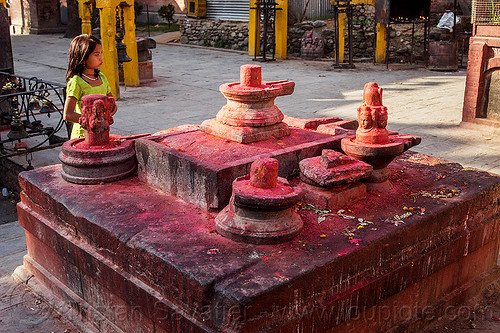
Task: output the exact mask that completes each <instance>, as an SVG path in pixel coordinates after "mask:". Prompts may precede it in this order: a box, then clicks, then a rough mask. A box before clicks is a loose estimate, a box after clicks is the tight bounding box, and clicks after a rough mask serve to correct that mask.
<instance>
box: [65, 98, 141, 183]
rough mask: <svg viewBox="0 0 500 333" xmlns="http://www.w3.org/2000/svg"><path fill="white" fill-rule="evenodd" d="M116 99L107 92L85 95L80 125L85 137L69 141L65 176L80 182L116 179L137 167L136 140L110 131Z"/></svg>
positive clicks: (67, 142) (125, 175) (70, 180)
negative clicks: (106, 94) (112, 133)
mask: <svg viewBox="0 0 500 333" xmlns="http://www.w3.org/2000/svg"><path fill="white" fill-rule="evenodd" d="M115 107H116V105H115V99H114V98H113V97H108V96H104V95H86V96H83V97H82V115H81V116H80V125H81V126H82V127H83V128H84V131H85V137H84V138H77V139H73V140H70V141H66V142H65V143H64V144H63V146H62V151H61V153H60V154H59V160H60V161H61V162H62V170H61V174H62V177H63V178H64V179H65V180H66V181H68V182H71V183H76V184H99V183H102V182H112V181H115V180H119V179H123V178H126V177H128V176H130V175H132V174H133V173H134V172H135V170H136V168H137V160H136V158H135V150H134V142H133V141H132V140H125V139H124V138H123V137H120V136H117V135H110V134H109V126H110V125H111V124H113V117H112V116H111V112H112V111H113V110H114V108H115Z"/></svg>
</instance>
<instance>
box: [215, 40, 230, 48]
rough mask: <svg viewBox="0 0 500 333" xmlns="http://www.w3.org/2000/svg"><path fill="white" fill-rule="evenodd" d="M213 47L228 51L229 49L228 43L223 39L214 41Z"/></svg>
mask: <svg viewBox="0 0 500 333" xmlns="http://www.w3.org/2000/svg"><path fill="white" fill-rule="evenodd" d="M214 46H215V47H218V48H220V49H228V48H229V43H228V42H227V40H225V39H217V40H216V41H215V45H214Z"/></svg>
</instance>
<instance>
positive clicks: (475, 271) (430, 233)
mask: <svg viewBox="0 0 500 333" xmlns="http://www.w3.org/2000/svg"><path fill="white" fill-rule="evenodd" d="M141 140H144V139H141ZM141 140H139V141H138V142H140V141H141ZM172 149H173V150H175V149H174V148H172ZM389 169H390V171H391V174H392V176H391V178H390V180H391V182H392V183H393V185H394V191H393V192H391V193H389V194H381V195H377V194H368V196H367V197H366V198H365V199H363V200H362V201H358V202H355V203H353V204H350V205H348V206H345V207H343V211H339V212H332V213H330V214H326V215H322V218H321V219H318V217H321V215H318V213H321V212H318V211H317V210H315V209H314V207H311V206H308V205H307V203H306V202H302V203H300V204H298V205H296V207H295V209H296V210H297V211H298V212H299V214H300V215H301V216H302V218H303V220H304V230H303V231H302V233H301V234H300V235H299V236H298V237H297V238H295V239H293V240H291V241H289V242H286V243H283V244H280V245H272V246H270V245H251V244H244V243H237V242H233V241H231V240H229V239H226V238H223V237H221V236H220V235H218V234H217V233H215V232H214V217H215V214H212V213H210V212H207V211H206V210H201V209H199V208H198V207H196V206H195V205H193V204H188V203H186V202H184V201H181V200H179V199H177V198H175V197H173V196H169V195H167V194H164V193H161V191H158V190H155V189H154V188H152V187H150V186H149V185H147V184H146V183H144V182H142V181H141V180H140V179H139V178H138V177H135V176H134V177H132V178H128V179H124V180H121V181H117V182H114V183H109V184H103V185H92V186H91V185H75V184H70V183H67V182H65V181H64V180H63V179H62V178H61V175H60V166H49V167H44V168H39V169H36V170H33V171H29V172H23V173H22V174H21V175H20V184H21V187H22V189H23V193H22V202H21V203H19V205H18V212H19V222H20V223H21V225H22V226H23V227H24V228H25V229H26V237H27V244H28V255H27V256H25V259H24V266H23V267H22V268H19V269H18V270H17V271H16V273H17V274H18V275H21V276H22V275H24V276H29V275H30V274H33V275H34V276H35V278H33V279H30V280H29V283H30V284H33V283H35V284H36V285H38V286H41V287H40V289H39V292H44V290H45V292H46V293H49V294H51V295H52V296H54V295H55V296H56V297H57V298H58V299H59V300H58V301H57V302H59V304H60V302H61V301H62V302H66V304H68V306H69V307H70V308H71V309H72V311H74V312H75V313H77V315H78V316H79V317H80V318H81V319H82V322H83V323H85V330H87V331H96V332H257V331H265V332H322V331H331V330H332V329H334V331H337V329H338V331H339V332H385V331H389V330H391V329H392V330H394V331H398V332H401V331H405V332H418V331H420V329H421V328H422V327H424V326H425V325H426V324H427V323H428V322H429V321H431V320H432V319H435V318H437V317H439V316H440V315H441V314H443V313H444V311H446V309H447V306H450V305H454V304H456V303H457V302H459V301H462V300H463V298H466V297H470V296H472V295H473V294H474V293H477V292H478V291H479V290H481V287H482V286H484V285H485V284H487V283H488V282H489V281H491V279H493V278H498V277H499V275H500V274H499V270H498V266H497V259H498V252H499V241H500V240H499V228H500V207H499V206H500V200H499V197H500V178H499V177H498V176H494V175H491V174H488V173H485V172H480V171H476V170H467V169H462V168H461V167H460V166H459V165H458V164H455V163H449V162H446V161H442V160H437V159H434V158H431V157H429V156H426V155H422V154H413V153H406V154H404V155H403V156H402V157H401V158H398V159H396V161H395V162H393V163H392V164H391V165H389ZM323 213H324V212H323ZM410 213H411V214H410ZM318 222H320V223H318ZM362 222H364V223H362ZM368 222H371V223H368ZM49 290H50V291H49Z"/></svg>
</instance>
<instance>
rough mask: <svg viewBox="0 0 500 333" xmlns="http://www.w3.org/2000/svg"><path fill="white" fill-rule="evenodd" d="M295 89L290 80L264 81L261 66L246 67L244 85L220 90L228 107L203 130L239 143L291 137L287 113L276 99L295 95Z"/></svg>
mask: <svg viewBox="0 0 500 333" xmlns="http://www.w3.org/2000/svg"><path fill="white" fill-rule="evenodd" d="M294 87H295V83H294V82H291V81H286V80H282V81H273V82H263V81H262V68H261V66H259V65H242V66H241V68H240V82H234V83H225V84H222V85H221V86H220V87H219V90H220V91H221V93H222V94H223V95H224V97H226V99H227V104H226V105H224V106H223V107H222V109H220V111H219V112H218V113H217V116H216V118H215V119H208V120H205V121H204V122H203V123H202V124H201V126H200V128H201V130H202V131H203V132H205V133H208V134H212V135H215V136H218V137H222V138H225V139H229V140H231V141H236V142H239V143H250V142H257V141H262V140H267V139H270V138H272V137H275V138H281V137H284V136H287V135H289V134H290V129H289V128H288V125H287V124H285V123H283V122H282V120H283V117H284V116H283V113H281V111H280V109H278V107H277V106H276V105H274V99H275V98H276V97H278V96H284V95H291V94H292V93H293V90H294Z"/></svg>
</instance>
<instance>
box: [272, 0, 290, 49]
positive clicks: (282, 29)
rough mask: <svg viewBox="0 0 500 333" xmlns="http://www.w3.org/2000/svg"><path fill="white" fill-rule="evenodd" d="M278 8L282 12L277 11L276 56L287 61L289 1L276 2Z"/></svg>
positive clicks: (278, 0)
mask: <svg viewBox="0 0 500 333" xmlns="http://www.w3.org/2000/svg"><path fill="white" fill-rule="evenodd" d="M276 3H277V4H278V5H277V6H276V7H277V8H280V9H281V10H277V11H276V23H275V29H276V39H275V42H276V48H275V53H274V56H275V57H276V58H277V59H286V52H287V46H288V44H287V37H288V0H276Z"/></svg>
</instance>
